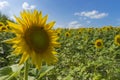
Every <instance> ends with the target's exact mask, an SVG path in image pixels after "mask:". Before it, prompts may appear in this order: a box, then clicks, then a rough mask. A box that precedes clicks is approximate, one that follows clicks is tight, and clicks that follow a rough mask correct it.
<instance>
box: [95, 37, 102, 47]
mask: <svg viewBox="0 0 120 80" xmlns="http://www.w3.org/2000/svg"><path fill="white" fill-rule="evenodd" d="M95 47H96V48H102V47H103V40H102V39H97V40H96V41H95Z"/></svg>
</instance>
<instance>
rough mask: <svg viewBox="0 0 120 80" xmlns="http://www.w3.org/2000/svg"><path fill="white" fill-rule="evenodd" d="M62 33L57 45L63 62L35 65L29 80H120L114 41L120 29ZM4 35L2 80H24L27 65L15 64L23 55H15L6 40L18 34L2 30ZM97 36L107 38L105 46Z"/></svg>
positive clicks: (0, 46)
mask: <svg viewBox="0 0 120 80" xmlns="http://www.w3.org/2000/svg"><path fill="white" fill-rule="evenodd" d="M56 32H57V30H56ZM66 32H69V33H70V36H69V37H67V36H65V33H66ZM59 33H60V34H59V37H60V38H59V40H58V41H59V42H60V43H61V47H59V48H56V51H57V52H58V53H59V54H57V56H58V59H59V61H58V62H57V64H54V66H46V65H45V66H42V68H41V69H40V70H37V69H35V68H34V67H33V66H31V67H30V69H29V76H28V78H29V80H120V77H119V75H120V64H119V63H120V46H118V45H116V44H114V38H115V36H116V35H118V34H120V28H118V27H103V28H83V29H82V28H80V29H61V30H60V31H59ZM0 36H1V37H0V41H1V42H0V67H1V69H0V80H4V79H5V80H6V79H7V80H22V79H23V74H24V70H23V69H24V67H23V66H22V67H20V68H19V67H17V65H14V66H11V65H12V64H15V63H18V61H19V59H20V58H19V57H20V56H19V57H15V56H14V55H13V54H11V52H12V49H11V45H7V44H5V43H2V41H3V40H6V39H8V38H11V37H14V35H13V34H10V33H8V32H2V33H0ZM97 39H102V40H103V47H102V48H96V47H95V41H96V40H97ZM9 65H10V67H5V66H9Z"/></svg>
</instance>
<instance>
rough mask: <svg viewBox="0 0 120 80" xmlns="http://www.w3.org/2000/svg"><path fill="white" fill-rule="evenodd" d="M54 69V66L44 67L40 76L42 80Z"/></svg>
mask: <svg viewBox="0 0 120 80" xmlns="http://www.w3.org/2000/svg"><path fill="white" fill-rule="evenodd" d="M53 68H54V66H43V67H42V68H41V71H40V75H39V78H38V80H39V79H40V78H42V77H43V76H45V75H46V74H47V73H48V72H49V71H50V70H52V69H53Z"/></svg>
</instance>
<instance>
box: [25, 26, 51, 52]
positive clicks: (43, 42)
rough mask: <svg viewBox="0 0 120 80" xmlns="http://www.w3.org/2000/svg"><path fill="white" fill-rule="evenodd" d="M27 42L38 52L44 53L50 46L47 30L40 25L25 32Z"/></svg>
mask: <svg viewBox="0 0 120 80" xmlns="http://www.w3.org/2000/svg"><path fill="white" fill-rule="evenodd" d="M25 39H26V43H27V44H28V45H29V47H30V48H31V49H33V50H34V51H35V52H37V53H43V52H44V51H46V49H47V48H48V46H49V36H48V34H47V32H46V31H45V30H44V29H42V28H39V27H32V28H31V29H28V30H27V31H26V34H25Z"/></svg>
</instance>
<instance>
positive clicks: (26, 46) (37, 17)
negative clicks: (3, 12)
mask: <svg viewBox="0 0 120 80" xmlns="http://www.w3.org/2000/svg"><path fill="white" fill-rule="evenodd" d="M20 15H21V16H20V17H15V18H16V21H17V24H16V23H13V22H10V21H8V25H9V26H10V28H11V29H10V32H12V33H14V34H16V37H15V38H13V39H10V40H7V41H6V42H8V43H12V44H13V48H14V51H13V53H14V54H22V58H21V60H20V64H22V63H23V62H25V61H26V60H27V59H28V58H30V59H31V60H32V63H33V64H35V66H36V67H37V68H40V67H41V64H42V62H43V61H44V62H46V63H48V64H49V63H53V62H56V61H57V58H56V55H55V54H56V53H57V52H56V51H55V49H54V48H55V47H58V46H59V43H58V42H57V39H58V37H57V35H56V33H55V31H54V30H53V29H52V27H53V25H54V24H55V22H54V21H53V22H50V23H46V21H47V18H48V15H46V16H44V17H42V12H38V11H37V10H34V11H23V12H21V14H20Z"/></svg>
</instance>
